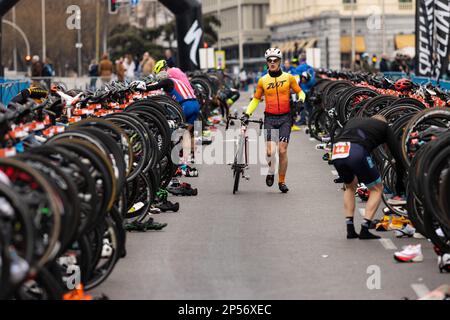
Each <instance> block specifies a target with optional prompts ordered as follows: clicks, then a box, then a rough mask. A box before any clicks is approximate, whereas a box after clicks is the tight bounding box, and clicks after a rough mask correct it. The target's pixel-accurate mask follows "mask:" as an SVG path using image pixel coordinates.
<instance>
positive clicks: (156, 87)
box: [147, 79, 174, 92]
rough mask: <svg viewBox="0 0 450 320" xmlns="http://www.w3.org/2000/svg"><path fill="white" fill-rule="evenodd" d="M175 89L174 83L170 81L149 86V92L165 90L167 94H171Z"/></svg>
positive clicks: (165, 80) (166, 80)
mask: <svg viewBox="0 0 450 320" xmlns="http://www.w3.org/2000/svg"><path fill="white" fill-rule="evenodd" d="M173 88H174V84H173V81H172V80H170V79H164V80H162V81H160V82H158V83H157V84H154V85H150V86H147V90H149V91H154V90H160V89H163V90H164V91H165V92H170V91H172V90H173Z"/></svg>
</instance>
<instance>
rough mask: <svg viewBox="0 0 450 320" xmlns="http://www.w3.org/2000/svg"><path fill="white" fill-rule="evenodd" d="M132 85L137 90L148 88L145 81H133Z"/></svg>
mask: <svg viewBox="0 0 450 320" xmlns="http://www.w3.org/2000/svg"><path fill="white" fill-rule="evenodd" d="M130 87H134V88H136V89H137V90H143V91H145V90H147V86H146V85H145V82H144V81H137V80H136V81H133V82H132V83H130Z"/></svg>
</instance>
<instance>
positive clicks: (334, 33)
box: [267, 0, 415, 69]
mask: <svg viewBox="0 0 450 320" xmlns="http://www.w3.org/2000/svg"><path fill="white" fill-rule="evenodd" d="M353 1H354V2H353ZM353 1H352V0H322V1H320V2H317V1H315V0H270V12H269V15H268V17H267V25H268V27H269V28H270V30H271V35H272V45H273V46H277V47H279V48H281V50H282V51H283V52H284V53H285V55H287V56H288V57H290V56H293V55H294V53H295V52H297V51H300V50H302V49H306V48H320V49H321V50H320V53H321V54H320V63H321V66H322V67H324V68H331V69H340V68H345V67H349V66H350V60H351V49H352V37H351V35H352V23H351V21H352V19H351V17H352V15H353V16H354V21H355V23H354V25H355V28H354V32H355V51H356V52H357V53H360V54H361V53H367V54H369V55H370V56H372V55H377V57H380V56H381V55H382V54H383V53H385V54H387V55H388V56H391V57H392V55H393V54H394V52H395V51H396V50H406V49H410V48H411V47H414V46H415V40H414V32H415V0H353ZM383 20H384V22H385V23H384V24H385V28H384V30H383V23H382V21H383ZM383 51H384V52H383ZM408 51H411V49H410V50H408Z"/></svg>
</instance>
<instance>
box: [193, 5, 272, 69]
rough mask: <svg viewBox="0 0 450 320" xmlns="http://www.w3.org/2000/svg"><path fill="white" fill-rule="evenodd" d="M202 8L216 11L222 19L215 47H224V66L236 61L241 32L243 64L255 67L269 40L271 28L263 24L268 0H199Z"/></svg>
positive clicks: (205, 12) (260, 59) (209, 11)
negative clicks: (225, 63)
mask: <svg viewBox="0 0 450 320" xmlns="http://www.w3.org/2000/svg"><path fill="white" fill-rule="evenodd" d="M239 5H240V6H241V12H242V13H241V28H239V19H238V17H239ZM202 11H203V14H204V15H208V14H215V15H216V16H217V17H219V19H220V21H221V23H222V25H221V27H220V28H219V30H218V34H219V40H218V43H217V44H216V45H215V47H216V48H217V49H221V50H224V51H225V54H226V61H227V67H232V66H238V65H239V62H240V61H239V38H240V36H241V41H242V47H243V64H244V67H245V68H246V69H248V70H250V69H255V70H256V69H257V68H258V67H260V66H261V64H262V63H264V52H265V51H266V50H267V49H268V47H269V46H270V43H271V37H270V30H269V28H268V27H267V25H266V18H267V16H268V14H269V0H202Z"/></svg>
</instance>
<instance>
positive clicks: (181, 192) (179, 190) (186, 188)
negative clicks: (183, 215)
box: [167, 182, 198, 196]
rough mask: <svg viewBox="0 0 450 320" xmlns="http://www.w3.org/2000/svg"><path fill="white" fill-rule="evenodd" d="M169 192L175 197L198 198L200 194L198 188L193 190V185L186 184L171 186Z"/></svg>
mask: <svg viewBox="0 0 450 320" xmlns="http://www.w3.org/2000/svg"><path fill="white" fill-rule="evenodd" d="M167 191H169V192H170V193H171V194H173V195H174V196H196V195H197V194H198V190H197V189H196V188H195V189H194V188H192V187H191V185H190V184H189V183H186V182H183V183H181V184H179V185H175V186H173V185H172V186H169V187H167Z"/></svg>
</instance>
